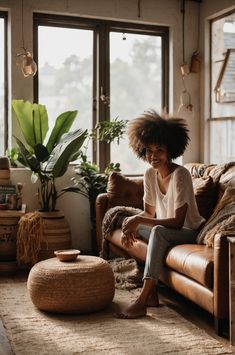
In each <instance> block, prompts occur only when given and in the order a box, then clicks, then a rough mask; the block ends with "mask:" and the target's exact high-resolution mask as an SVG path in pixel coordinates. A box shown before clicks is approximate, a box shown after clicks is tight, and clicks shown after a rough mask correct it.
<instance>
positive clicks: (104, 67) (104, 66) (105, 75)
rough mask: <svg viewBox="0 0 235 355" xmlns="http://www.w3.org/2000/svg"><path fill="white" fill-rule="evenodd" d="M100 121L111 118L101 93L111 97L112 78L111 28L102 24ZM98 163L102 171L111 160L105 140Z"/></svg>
mask: <svg viewBox="0 0 235 355" xmlns="http://www.w3.org/2000/svg"><path fill="white" fill-rule="evenodd" d="M98 48H99V49H98V52H97V55H98V60H97V63H98V70H97V74H98V80H97V83H98V88H97V93H98V98H97V102H98V110H97V112H98V117H97V119H98V122H101V121H104V120H109V117H110V106H109V103H108V102H107V101H103V100H102V98H101V95H105V96H106V97H108V98H109V97H110V83H109V82H110V78H109V67H110V63H109V30H108V26H106V25H105V24H103V25H102V24H101V25H100V26H99V35H98ZM96 158H97V163H98V165H99V167H100V170H101V171H104V169H105V168H106V166H107V164H108V162H109V161H110V147H109V144H107V143H105V142H99V143H98V147H97V157H96Z"/></svg>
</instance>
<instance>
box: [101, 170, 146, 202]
mask: <svg viewBox="0 0 235 355" xmlns="http://www.w3.org/2000/svg"><path fill="white" fill-rule="evenodd" d="M107 195H108V208H111V207H115V206H130V207H136V208H141V209H142V208H143V195H144V187H143V178H142V177H139V178H130V177H126V176H124V175H122V174H121V173H116V172H113V173H112V174H111V175H110V176H109V180H108V186H107Z"/></svg>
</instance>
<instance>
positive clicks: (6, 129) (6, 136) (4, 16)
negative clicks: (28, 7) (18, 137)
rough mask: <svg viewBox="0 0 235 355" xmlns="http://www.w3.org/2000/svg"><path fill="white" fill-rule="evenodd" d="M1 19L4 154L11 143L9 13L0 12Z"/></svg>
mask: <svg viewBox="0 0 235 355" xmlns="http://www.w3.org/2000/svg"><path fill="white" fill-rule="evenodd" d="M0 17H1V18H2V19H4V74H3V75H4V76H3V80H4V100H3V101H4V117H3V124H4V142H3V146H4V152H6V150H7V148H8V145H9V144H8V143H9V121H8V117H9V116H8V98H9V96H8V50H7V48H8V30H7V29H8V12H6V11H0Z"/></svg>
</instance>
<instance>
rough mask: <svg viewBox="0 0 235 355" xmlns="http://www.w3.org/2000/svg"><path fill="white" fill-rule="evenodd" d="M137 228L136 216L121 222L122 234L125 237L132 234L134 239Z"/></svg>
mask: <svg viewBox="0 0 235 355" xmlns="http://www.w3.org/2000/svg"><path fill="white" fill-rule="evenodd" d="M137 226H138V223H137V218H136V216H132V217H126V218H125V219H124V221H123V222H122V232H123V234H125V235H128V234H133V235H134V237H135V233H136V228H137Z"/></svg>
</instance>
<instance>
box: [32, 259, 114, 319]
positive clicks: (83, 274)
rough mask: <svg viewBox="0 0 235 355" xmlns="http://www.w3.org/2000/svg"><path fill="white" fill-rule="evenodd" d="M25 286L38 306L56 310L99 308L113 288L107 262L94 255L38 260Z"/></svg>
mask: <svg viewBox="0 0 235 355" xmlns="http://www.w3.org/2000/svg"><path fill="white" fill-rule="evenodd" d="M27 288H28V291H29V294H30V297H31V300H32V302H33V303H34V305H35V306H36V307H37V308H39V309H41V310H43V311H51V312H58V313H88V312H94V311H98V310H101V309H103V308H105V307H106V306H108V305H109V304H110V303H111V302H112V300H113V297H114V290H115V289H114V276H113V271H112V269H111V267H110V265H109V263H108V262H107V261H105V260H103V259H101V258H99V257H95V256H79V257H78V258H77V259H76V261H72V262H71V261H69V262H62V261H59V260H58V259H57V258H51V259H47V260H44V261H40V262H39V263H37V264H35V265H34V266H33V267H32V269H31V270H30V273H29V276H28V281H27Z"/></svg>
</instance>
